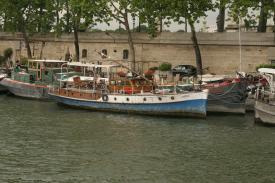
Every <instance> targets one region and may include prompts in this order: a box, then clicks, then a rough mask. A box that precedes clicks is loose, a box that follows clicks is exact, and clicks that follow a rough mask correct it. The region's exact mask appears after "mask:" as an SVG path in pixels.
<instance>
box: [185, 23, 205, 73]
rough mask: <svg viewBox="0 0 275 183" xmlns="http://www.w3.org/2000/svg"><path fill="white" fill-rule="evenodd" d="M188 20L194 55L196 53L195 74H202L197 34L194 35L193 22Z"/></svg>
mask: <svg viewBox="0 0 275 183" xmlns="http://www.w3.org/2000/svg"><path fill="white" fill-rule="evenodd" d="M188 22H189V25H190V28H191V33H192V37H191V39H192V42H193V46H194V51H195V55H196V65H197V74H199V75H202V60H201V51H200V47H199V44H198V40H197V36H196V30H195V27H194V23H193V22H192V21H190V20H189V21H188Z"/></svg>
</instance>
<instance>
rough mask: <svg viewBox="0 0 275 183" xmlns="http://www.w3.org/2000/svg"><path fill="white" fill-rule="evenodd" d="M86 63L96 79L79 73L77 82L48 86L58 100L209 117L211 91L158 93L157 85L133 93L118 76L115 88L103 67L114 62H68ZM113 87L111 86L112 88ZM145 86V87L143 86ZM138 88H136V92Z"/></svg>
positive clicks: (120, 109)
mask: <svg viewBox="0 0 275 183" xmlns="http://www.w3.org/2000/svg"><path fill="white" fill-rule="evenodd" d="M68 64H69V65H75V66H77V65H78V64H79V66H81V67H84V69H87V71H93V77H94V80H93V81H91V80H89V81H84V80H81V79H80V77H79V76H77V77H75V78H74V79H73V81H74V82H71V83H68V82H67V80H66V81H65V80H64V82H63V83H62V81H60V85H59V87H51V88H50V90H49V93H48V94H49V96H50V98H52V99H54V100H55V101H57V102H58V103H62V104H65V105H68V106H72V107H77V108H84V109H91V110H102V111H115V112H126V113H139V114H153V115H172V116H188V117H199V118H204V117H206V108H207V96H208V91H186V92H182V93H167V94H160V93H156V91H155V89H154V87H152V91H151V92H144V91H143V90H142V89H141V91H139V92H137V91H136V90H134V86H132V87H133V90H132V93H129V92H126V91H124V88H126V87H124V86H121V85H120V84H119V83H121V82H119V78H117V79H116V81H117V82H116V83H117V85H118V86H117V88H119V90H114V89H113V88H114V85H115V84H114V83H112V84H111V83H110V82H114V80H113V79H112V78H111V76H112V77H114V73H107V74H103V70H104V69H106V70H107V71H108V72H109V71H110V70H111V69H110V68H111V67H112V66H108V65H105V66H104V65H94V64H80V63H68ZM99 75H100V76H101V75H108V76H110V78H109V79H104V80H102V79H100V78H99V77H98V76H99ZM111 87H112V89H111ZM141 88H142V87H141ZM134 91H135V92H134Z"/></svg>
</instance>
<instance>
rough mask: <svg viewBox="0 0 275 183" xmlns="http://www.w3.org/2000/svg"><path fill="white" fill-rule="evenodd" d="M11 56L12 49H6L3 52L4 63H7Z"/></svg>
mask: <svg viewBox="0 0 275 183" xmlns="http://www.w3.org/2000/svg"><path fill="white" fill-rule="evenodd" d="M12 54H13V50H12V48H7V49H5V50H4V58H5V60H6V61H7V60H10V59H11V56H12Z"/></svg>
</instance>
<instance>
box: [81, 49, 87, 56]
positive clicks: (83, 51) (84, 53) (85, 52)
mask: <svg viewBox="0 0 275 183" xmlns="http://www.w3.org/2000/svg"><path fill="white" fill-rule="evenodd" d="M87 53H88V51H87V49H83V50H82V58H87Z"/></svg>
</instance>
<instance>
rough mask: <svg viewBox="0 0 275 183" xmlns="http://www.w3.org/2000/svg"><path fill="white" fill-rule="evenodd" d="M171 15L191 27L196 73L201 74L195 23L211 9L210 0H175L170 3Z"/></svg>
mask: <svg viewBox="0 0 275 183" xmlns="http://www.w3.org/2000/svg"><path fill="white" fill-rule="evenodd" d="M171 6H172V7H171V10H172V11H171V17H172V18H173V19H174V20H175V21H176V22H178V23H184V22H183V21H182V18H184V19H185V20H186V21H187V22H188V24H189V26H190V29H191V34H192V35H191V40H192V42H193V46H194V51H195V55H196V66H197V70H198V74H202V59H201V52H200V47H199V44H198V40H197V35H196V30H195V23H197V22H198V21H199V19H200V18H201V17H205V16H206V12H207V11H209V10H213V4H212V1H211V0H204V1H202V0H175V1H173V2H172V3H171Z"/></svg>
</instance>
